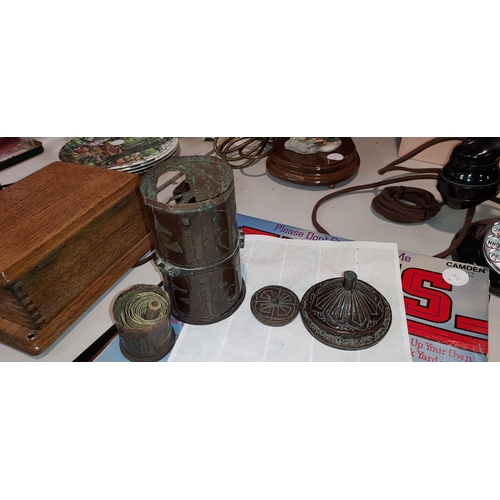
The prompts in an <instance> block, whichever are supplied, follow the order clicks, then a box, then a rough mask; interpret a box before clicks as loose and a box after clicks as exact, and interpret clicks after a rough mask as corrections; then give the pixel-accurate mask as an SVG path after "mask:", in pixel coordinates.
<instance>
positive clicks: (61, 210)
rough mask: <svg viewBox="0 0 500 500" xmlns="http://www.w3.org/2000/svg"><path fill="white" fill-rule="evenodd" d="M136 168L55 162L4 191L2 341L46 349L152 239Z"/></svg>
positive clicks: (32, 350) (0, 209) (0, 201)
mask: <svg viewBox="0 0 500 500" xmlns="http://www.w3.org/2000/svg"><path fill="white" fill-rule="evenodd" d="M139 185H140V177H139V176H138V175H136V174H131V173H124V172H117V171H111V170H106V169H100V168H96V167H90V166H85V165H76V164H72V163H65V162H59V161H57V162H53V163H51V164H49V165H47V166H46V167H44V168H42V169H40V170H39V171H37V172H34V173H33V174H31V175H29V176H27V177H25V178H24V179H21V180H20V181H18V182H16V183H15V184H13V185H12V186H9V187H8V188H6V189H3V190H2V191H0V228H1V239H0V341H1V342H3V343H5V344H7V345H9V346H11V347H13V348H15V349H18V350H20V351H23V352H25V353H27V354H30V355H38V354H41V353H42V352H43V351H44V350H45V349H47V347H49V346H50V345H51V344H52V343H53V342H54V341H55V340H56V339H57V338H58V337H59V336H61V335H62V334H63V333H64V332H65V330H66V329H67V328H68V327H69V326H70V325H71V324H72V323H73V322H74V321H75V320H76V319H77V318H78V317H79V316H80V315H81V314H83V313H84V312H85V311H86V310H87V309H88V308H89V307H90V306H91V305H92V304H93V303H94V302H95V301H96V300H97V299H98V298H99V297H100V296H101V295H102V294H103V293H104V292H105V291H106V290H107V289H108V288H110V287H111V285H113V284H114V283H115V282H116V281H117V280H118V279H119V278H120V277H121V276H122V275H123V274H125V272H126V271H127V270H128V269H130V268H131V267H132V266H133V265H134V264H135V263H136V262H137V261H138V260H139V259H140V258H141V257H142V256H143V255H144V254H145V253H147V252H148V251H149V250H150V249H151V248H152V246H153V241H152V237H151V233H150V230H149V225H148V223H147V217H146V215H145V209H144V204H143V201H142V197H141V195H140V193H139Z"/></svg>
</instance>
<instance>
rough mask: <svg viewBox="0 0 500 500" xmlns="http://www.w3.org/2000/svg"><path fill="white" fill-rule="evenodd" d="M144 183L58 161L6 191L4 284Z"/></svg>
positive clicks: (2, 197)
mask: <svg viewBox="0 0 500 500" xmlns="http://www.w3.org/2000/svg"><path fill="white" fill-rule="evenodd" d="M139 184H140V178H139V176H138V175H136V174H131V173H125V172H117V171H111V170H106V169H100V168H96V167H90V166H86V165H76V164H73V163H66V162H60V161H56V162H53V163H51V164H49V165H47V166H46V167H44V168H42V169H40V170H38V171H36V172H34V173H33V174H31V175H29V176H27V177H25V178H24V179H21V180H20V181H18V182H16V183H15V184H13V185H12V186H9V187H8V188H5V189H3V190H1V191H0V231H1V235H0V285H1V286H6V285H9V284H13V283H14V282H16V281H17V280H18V279H19V278H21V277H22V276H24V275H25V274H26V273H27V272H29V271H30V270H32V269H33V268H35V267H36V266H37V265H38V264H40V263H41V262H42V261H43V260H44V259H46V258H47V257H49V256H50V255H51V254H52V253H53V252H54V251H55V250H57V249H58V248H59V247H61V246H62V245H63V244H64V243H65V242H67V241H68V240H69V239H70V238H71V237H73V236H74V235H76V234H77V233H78V232H79V231H81V229H82V228H84V227H85V226H87V225H88V224H90V223H91V222H93V221H94V220H95V219H96V218H97V217H99V216H100V215H102V214H103V213H105V212H106V211H107V210H109V209H110V208H111V207H113V206H114V205H116V204H117V203H119V202H120V201H121V200H122V199H124V198H125V197H126V196H127V195H128V194H130V193H131V192H133V191H134V190H136V189H138V186H139ZM138 196H139V195H138Z"/></svg>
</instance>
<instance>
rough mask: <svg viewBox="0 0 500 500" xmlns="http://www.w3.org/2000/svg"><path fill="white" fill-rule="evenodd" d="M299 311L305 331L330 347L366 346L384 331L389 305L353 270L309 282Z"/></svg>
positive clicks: (374, 341)
mask: <svg viewBox="0 0 500 500" xmlns="http://www.w3.org/2000/svg"><path fill="white" fill-rule="evenodd" d="M300 315H301V316H302V321H303V322H304V325H305V327H306V328H307V330H308V331H309V333H310V334H311V335H312V336H313V337H315V338H316V339H317V340H319V341H320V342H322V343H323V344H326V345H328V346H330V347H336V348H338V349H343V350H347V351H350V350H359V349H367V348H368V347H372V346H373V345H375V344H377V343H378V342H380V341H381V340H382V339H383V338H384V336H385V335H386V333H387V332H388V330H389V328H390V326H391V321H392V312H391V306H390V305H389V303H388V302H387V300H386V299H385V297H384V296H383V295H382V294H381V293H380V292H378V291H377V290H376V289H375V288H373V287H372V286H371V285H369V284H368V283H366V282H364V281H361V280H358V277H357V275H356V273H355V272H354V271H345V272H344V276H343V277H342V278H332V279H328V280H325V281H321V282H320V283H317V284H316V285H313V286H312V287H311V288H309V290H307V292H306V293H305V294H304V296H303V297H302V301H301V303H300Z"/></svg>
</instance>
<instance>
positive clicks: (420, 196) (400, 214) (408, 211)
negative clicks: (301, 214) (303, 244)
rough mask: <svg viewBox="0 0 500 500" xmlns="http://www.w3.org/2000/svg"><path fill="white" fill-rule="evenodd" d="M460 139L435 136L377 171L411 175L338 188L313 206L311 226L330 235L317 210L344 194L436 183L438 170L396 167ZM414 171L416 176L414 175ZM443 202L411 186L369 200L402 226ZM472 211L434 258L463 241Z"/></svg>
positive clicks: (421, 218) (422, 217) (385, 191)
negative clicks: (419, 182)
mask: <svg viewBox="0 0 500 500" xmlns="http://www.w3.org/2000/svg"><path fill="white" fill-rule="evenodd" d="M457 140H463V138H455V137H453V138H449V137H436V138H434V139H431V140H429V141H427V142H425V143H424V144H422V145H421V146H419V147H417V148H415V149H413V150H412V151H410V152H409V153H407V154H406V155H404V156H402V157H401V158H398V159H397V160H395V161H393V162H391V163H389V165H386V166H385V167H384V168H382V169H380V170H379V171H378V173H379V174H385V173H387V172H392V171H394V170H402V171H406V172H411V175H405V176H401V177H396V178H393V179H386V180H381V181H378V182H373V183H369V184H363V185H361V186H352V187H348V188H345V189H341V190H339V191H336V192H334V193H330V194H328V195H326V196H324V197H323V198H321V199H320V200H318V201H317V202H316V204H315V205H314V207H313V210H312V214H311V218H312V223H313V225H314V227H315V228H316V229H317V230H318V231H319V232H321V233H324V234H330V233H329V232H328V231H327V230H326V229H325V228H324V227H323V226H322V225H321V224H320V223H319V222H318V210H319V208H320V207H321V206H322V205H323V204H324V203H326V202H327V201H329V200H331V199H333V198H337V197H339V196H342V195H344V194H349V193H354V192H357V191H362V190H366V189H374V188H377V187H381V186H387V185H390V184H397V183H400V182H401V181H413V180H420V179H434V180H437V176H438V172H439V171H440V170H441V169H440V168H422V169H418V168H409V167H403V166H401V165H399V163H402V162H404V161H406V160H409V159H410V158H413V157H414V156H416V155H417V154H418V153H420V152H422V151H424V150H425V149H427V148H429V147H431V146H433V145H435V144H439V143H441V142H446V141H457ZM417 172H418V173H417ZM491 201H494V202H495V203H499V204H500V198H492V200H491ZM443 205H444V202H439V201H437V200H436V198H435V197H434V195H433V194H432V193H430V192H428V191H426V190H425V189H421V188H412V187H405V186H399V187H395V186H393V187H391V188H388V187H387V188H384V189H383V190H382V192H381V193H380V194H378V195H377V196H375V198H374V200H373V201H372V208H373V210H375V211H376V212H377V213H379V214H380V215H381V216H382V217H384V218H386V219H388V220H390V221H392V222H399V223H405V224H414V223H420V222H424V221H427V220H429V219H431V218H432V217H434V216H435V215H437V213H438V212H439V210H440V209H441V207H442V206H443ZM475 208H476V207H471V208H469V209H468V210H467V213H466V216H465V220H464V223H463V225H462V228H461V229H460V231H459V232H458V233H457V236H456V238H455V239H454V241H453V242H452V244H451V245H450V246H449V247H448V248H447V249H446V250H444V251H442V252H440V253H438V254H436V255H434V257H438V258H443V257H447V256H448V255H451V254H452V253H453V252H454V251H455V250H456V249H457V248H458V247H459V246H460V244H461V243H462V241H463V239H464V238H465V236H466V234H467V231H468V230H469V227H470V225H471V223H472V219H473V217H474V214H475Z"/></svg>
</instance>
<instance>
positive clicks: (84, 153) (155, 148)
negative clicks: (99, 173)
mask: <svg viewBox="0 0 500 500" xmlns="http://www.w3.org/2000/svg"><path fill="white" fill-rule="evenodd" d="M178 148H179V139H178V138H177V137H74V138H73V139H71V140H70V141H68V142H67V143H66V144H65V145H64V146H63V147H62V148H61V150H60V151H59V158H60V160H61V161H65V162H69V163H78V164H79V165H90V166H94V167H100V168H106V169H108V170H119V171H121V172H130V173H134V174H143V173H144V172H146V171H147V170H149V169H150V168H151V167H152V166H153V165H155V164H156V163H158V162H159V161H163V160H165V159H167V158H170V157H171V156H173V155H174V154H175V153H176V152H177V149H178Z"/></svg>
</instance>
